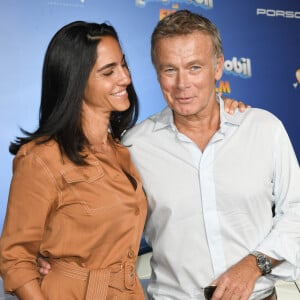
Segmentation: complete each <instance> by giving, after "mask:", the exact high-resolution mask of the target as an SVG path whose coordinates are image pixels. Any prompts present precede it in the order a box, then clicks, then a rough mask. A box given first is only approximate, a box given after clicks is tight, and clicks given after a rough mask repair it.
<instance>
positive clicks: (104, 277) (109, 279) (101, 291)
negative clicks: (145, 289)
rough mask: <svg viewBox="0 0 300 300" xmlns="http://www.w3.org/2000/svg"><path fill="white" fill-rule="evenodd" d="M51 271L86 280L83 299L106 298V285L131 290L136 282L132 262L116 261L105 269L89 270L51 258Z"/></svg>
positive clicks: (121, 289)
mask: <svg viewBox="0 0 300 300" xmlns="http://www.w3.org/2000/svg"><path fill="white" fill-rule="evenodd" d="M50 263H51V266H52V270H53V271H58V272H60V273H61V274H63V275H65V276H67V277H71V278H75V279H79V280H84V281H86V280H87V281H88V282H87V290H86V295H85V300H95V299H106V296H107V290H108V287H109V286H110V287H113V288H116V289H119V290H120V291H132V290H134V288H135V284H136V269H135V264H134V263H133V262H124V263H116V264H113V265H111V266H109V267H107V268H105V269H95V270H90V269H87V268H83V267H79V266H78V265H75V264H73V263H68V262H65V261H60V260H51V262H50Z"/></svg>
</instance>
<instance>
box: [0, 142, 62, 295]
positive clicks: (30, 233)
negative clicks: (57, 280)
mask: <svg viewBox="0 0 300 300" xmlns="http://www.w3.org/2000/svg"><path fill="white" fill-rule="evenodd" d="M21 150H22V148H21V149H20V150H19V152H23V153H18V154H17V156H16V157H15V159H14V162H13V177H12V180H11V186H10V193H9V199H8V204H7V211H6V217H5V222H4V227H3V232H2V236H1V240H0V270H1V276H2V278H3V283H4V289H5V291H6V292H13V291H14V290H16V289H17V288H19V287H21V286H23V285H24V284H25V283H27V282H29V281H31V280H34V279H37V278H39V277H40V275H39V273H38V272H37V269H36V258H37V254H38V252H39V247H40V243H41V240H42V237H43V232H44V226H45V223H46V219H47V215H48V214H49V211H50V207H51V203H53V199H55V195H57V189H56V186H55V180H54V178H53V176H51V173H50V172H49V170H48V168H47V166H46V164H45V163H44V162H43V161H42V160H41V159H40V158H39V157H38V156H37V155H35V154H33V153H30V154H28V153H26V152H25V151H21Z"/></svg>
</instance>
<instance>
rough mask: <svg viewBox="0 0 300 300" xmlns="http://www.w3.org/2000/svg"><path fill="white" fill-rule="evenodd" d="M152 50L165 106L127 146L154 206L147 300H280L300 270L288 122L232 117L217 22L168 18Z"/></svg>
mask: <svg viewBox="0 0 300 300" xmlns="http://www.w3.org/2000/svg"><path fill="white" fill-rule="evenodd" d="M151 55H152V62H153V64H154V67H155V69H156V72H157V77H158V81H159V83H160V86H161V89H162V92H163V95H164V97H165V100H166V102H167V104H168V106H167V108H165V109H164V110H163V111H161V112H160V113H158V114H156V115H154V116H152V117H150V118H148V119H147V120H145V121H144V122H142V123H141V124H139V125H137V126H136V127H134V128H133V129H132V130H130V131H129V132H128V133H127V134H126V135H125V137H124V139H123V143H124V144H125V145H130V147H129V149H130V152H131V155H132V158H133V160H134V162H135V164H136V166H137V168H138V170H139V172H140V174H141V176H142V181H143V184H144V189H145V192H146V194H147V199H148V203H149V205H148V207H149V212H148V220H147V224H146V227H145V237H146V240H147V241H148V243H149V245H150V246H152V248H153V256H152V260H151V266H152V276H151V279H150V284H149V286H148V293H149V297H150V299H163V300H165V299H172V300H174V299H178V300H182V299H191V300H192V299H204V298H203V290H202V289H203V288H204V287H205V286H207V285H216V286H217V288H216V290H215V292H214V294H213V297H212V299H213V300H216V299H226V300H227V299H232V300H235V299H241V300H246V299H276V294H275V290H274V284H275V281H276V279H278V278H281V279H284V280H295V279H296V278H297V277H298V276H299V270H300V269H299V267H300V263H299V260H300V247H299V240H300V185H299V183H300V172H299V165H298V162H297V158H296V156H295V153H294V151H293V148H292V145H291V143H290V140H289V138H288V135H287V133H286V131H285V129H284V127H283V125H282V124H281V122H280V121H279V120H278V119H277V118H276V117H275V116H273V115H272V114H270V113H268V112H266V111H263V110H259V109H248V110H247V111H246V112H245V113H240V112H236V113H235V114H234V115H229V114H227V113H226V112H225V111H224V104H223V101H222V99H220V98H219V97H218V96H216V93H215V88H216V81H217V80H219V79H220V78H221V76H222V70H223V63H224V56H223V51H222V43H221V39H220V35H219V32H218V30H217V28H216V27H215V26H214V25H213V24H212V23H211V22H210V21H209V20H208V19H206V18H204V17H202V16H200V15H197V14H194V13H191V12H189V11H177V12H175V13H174V14H172V15H170V16H168V17H166V18H164V19H163V20H161V21H160V22H159V23H158V25H157V26H156V28H155V29H154V32H153V34H152V40H151ZM273 208H274V209H275V216H274V217H273V214H272V209H273Z"/></svg>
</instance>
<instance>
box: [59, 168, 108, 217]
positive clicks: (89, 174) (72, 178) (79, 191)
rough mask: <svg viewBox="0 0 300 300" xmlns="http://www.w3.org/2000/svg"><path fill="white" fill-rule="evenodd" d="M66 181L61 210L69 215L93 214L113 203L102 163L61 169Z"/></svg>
mask: <svg viewBox="0 0 300 300" xmlns="http://www.w3.org/2000/svg"><path fill="white" fill-rule="evenodd" d="M61 174H62V177H63V180H64V182H65V184H64V188H63V191H62V201H61V205H60V210H61V212H62V213H64V214H67V215H82V214H84V215H86V214H88V215H93V214H95V213H96V212H97V211H99V210H102V209H107V208H108V207H110V206H111V205H112V204H111V203H110V201H108V198H109V194H108V192H107V191H106V190H107V188H106V181H107V178H106V177H107V176H106V175H105V173H104V170H103V169H102V167H101V165H100V164H97V165H88V166H74V167H70V168H67V169H64V170H62V171H61Z"/></svg>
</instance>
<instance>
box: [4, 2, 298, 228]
mask: <svg viewBox="0 0 300 300" xmlns="http://www.w3.org/2000/svg"><path fill="white" fill-rule="evenodd" d="M184 8H187V9H190V10H193V11H196V12H199V13H201V14H203V15H205V16H207V17H208V18H210V19H211V20H212V21H214V23H215V24H216V25H217V26H218V27H219V29H220V31H221V35H222V38H223V46H224V54H225V60H226V63H225V68H224V75H223V77H222V79H221V81H220V82H218V85H217V87H218V90H219V91H221V92H223V94H225V95H228V96H230V97H232V98H235V99H239V100H243V101H244V102H246V103H248V104H250V105H252V106H257V107H261V108H265V109H267V110H270V111H271V112H273V113H274V114H275V115H276V116H278V117H279V118H280V119H281V120H282V121H283V123H284V125H285V127H286V129H287V132H288V133H289V135H290V138H291V140H292V143H293V145H294V148H295V151H296V154H297V157H298V160H299V158H300V140H299V124H300V121H299V116H298V113H299V111H300V55H299V54H300V51H299V46H300V1H295V0H249V1H239V0H226V1H222V0H198V1H197V0H186V1H171V0H160V1H159V0H148V1H147V0H106V1H105V0H53V1H51V0H39V1H33V0H32V1H24V0H3V1H1V4H0V45H1V48H0V54H1V55H0V78H1V80H0V91H1V100H0V107H1V110H0V113H1V115H0V128H1V132H0V140H1V147H0V179H1V180H0V230H1V229H2V224H3V219H4V215H5V210H6V203H7V197H8V191H9V183H10V179H11V175H12V173H11V169H12V158H13V157H12V156H11V155H10V154H9V152H8V146H9V142H10V141H11V140H13V139H14V137H15V136H17V135H20V131H19V127H23V128H24V129H26V130H29V131H32V130H34V129H35V128H36V126H37V121H38V109H39V102H40V88H41V70H42V63H43V57H44V53H45V50H46V47H47V45H48V43H49V41H50V39H51V37H52V36H53V35H54V33H55V32H56V31H57V30H58V29H59V28H60V27H62V26H63V25H65V24H66V23H69V22H71V21H75V20H85V21H93V22H104V21H108V22H110V23H111V24H112V25H114V26H115V28H116V29H117V31H118V32H119V35H120V39H121V43H122V46H123V50H124V52H125V54H126V57H127V60H128V63H129V67H130V69H131V72H132V74H133V81H134V83H135V86H136V89H137V92H138V95H139V98H140V102H141V111H140V120H142V119H144V118H145V117H147V116H148V115H150V114H153V113H154V112H156V111H158V110H160V109H161V108H162V107H163V106H164V100H163V98H162V95H161V93H160V89H159V86H158V84H157V80H156V76H155V73H154V69H153V67H152V65H151V61H150V35H151V32H152V30H153V28H154V26H155V24H156V23H157V21H158V20H159V19H160V18H162V17H163V16H165V15H166V14H169V13H171V12H172V11H175V10H178V9H184ZM299 184H300V183H299Z"/></svg>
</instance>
